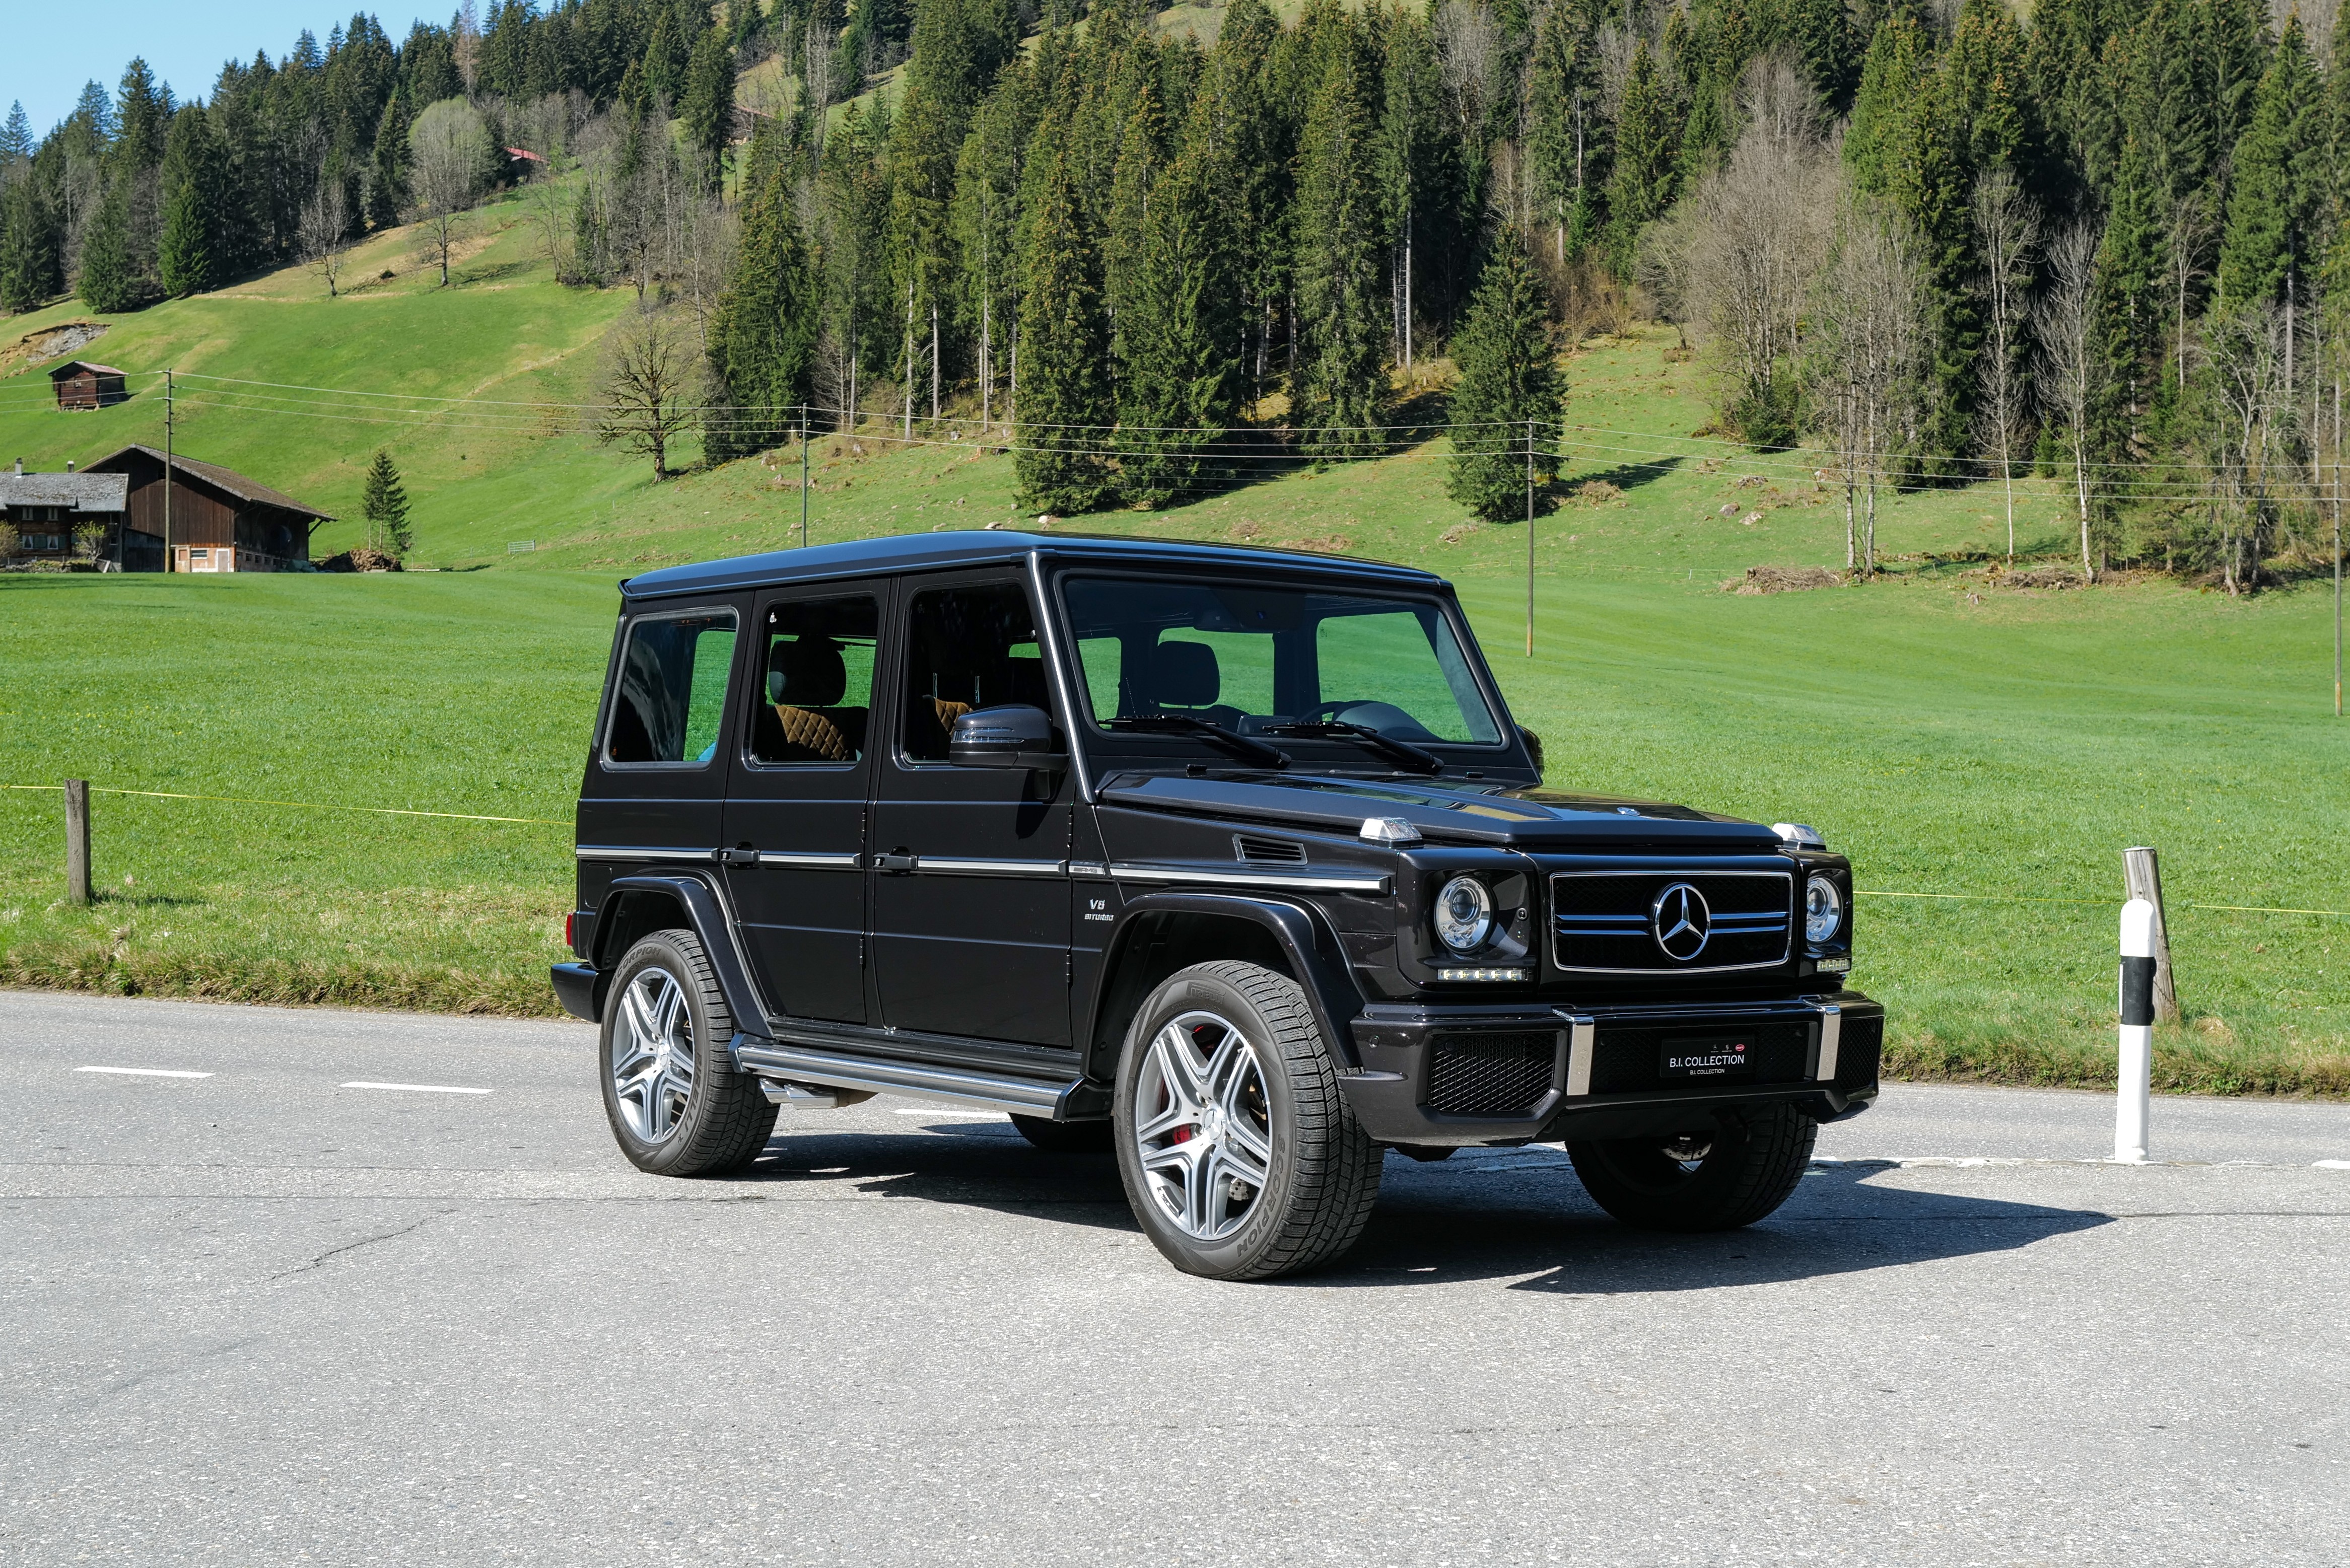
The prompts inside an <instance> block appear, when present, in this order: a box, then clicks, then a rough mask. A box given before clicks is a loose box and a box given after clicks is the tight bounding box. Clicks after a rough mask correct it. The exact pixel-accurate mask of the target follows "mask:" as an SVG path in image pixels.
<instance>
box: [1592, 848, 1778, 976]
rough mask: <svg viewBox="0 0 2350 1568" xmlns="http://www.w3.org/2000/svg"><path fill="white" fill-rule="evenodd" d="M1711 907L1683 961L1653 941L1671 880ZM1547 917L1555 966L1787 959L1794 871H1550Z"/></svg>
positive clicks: (1690, 965) (1675, 969)
mask: <svg viewBox="0 0 2350 1568" xmlns="http://www.w3.org/2000/svg"><path fill="white" fill-rule="evenodd" d="M1678 882H1686V883H1688V884H1689V885H1690V887H1692V888H1696V889H1697V890H1698V892H1699V893H1700V895H1702V896H1703V898H1704V899H1705V902H1706V906H1707V908H1708V909H1709V910H1711V917H1712V919H1711V927H1710V929H1709V932H1708V934H1707V937H1706V940H1705V945H1704V946H1703V947H1702V948H1701V949H1700V950H1698V951H1697V952H1696V953H1694V954H1693V955H1691V956H1690V958H1688V959H1687V960H1686V961H1684V960H1681V959H1677V958H1674V957H1673V956H1672V955H1670V954H1669V953H1668V952H1666V951H1665V950H1664V949H1663V948H1662V947H1661V946H1659V943H1658V940H1657V930H1656V925H1655V921H1654V919H1653V918H1652V911H1653V910H1654V909H1655V907H1656V903H1657V900H1658V898H1659V897H1660V896H1662V895H1663V893H1664V892H1665V890H1666V889H1667V888H1670V887H1672V886H1673V885H1674V884H1675V883H1678ZM1550 887H1551V915H1552V922H1553V930H1554V933H1555V936H1554V940H1555V947H1556V956H1557V961H1558V966H1559V968H1561V969H1566V970H1581V971H1586V972H1602V973H1614V974H1624V973H1638V974H1651V973H1657V972H1664V973H1680V974H1692V973H1699V974H1701V973H1704V972H1706V971H1710V970H1726V969H1762V968H1766V967H1768V966H1769V965H1772V964H1780V963H1784V962H1786V961H1787V949H1788V940H1789V938H1790V936H1791V934H1792V933H1793V930H1794V897H1795V892H1794V887H1795V881H1794V877H1791V876H1790V875H1788V874H1787V873H1786V872H1784V871H1738V872H1731V871H1703V872H1699V873H1697V874H1695V875H1693V876H1687V877H1679V876H1675V875H1674V874H1673V873H1672V871H1671V870H1669V869H1659V870H1654V871H1607V872H1565V873H1561V874H1559V875H1557V876H1554V877H1552V878H1551V882H1550Z"/></svg>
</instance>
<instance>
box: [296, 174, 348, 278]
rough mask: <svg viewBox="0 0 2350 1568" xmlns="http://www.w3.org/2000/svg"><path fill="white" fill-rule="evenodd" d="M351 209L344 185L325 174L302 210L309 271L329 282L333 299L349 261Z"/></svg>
mask: <svg viewBox="0 0 2350 1568" xmlns="http://www.w3.org/2000/svg"><path fill="white" fill-rule="evenodd" d="M350 229H351V224H350V210H349V208H348V206H347V205H346V204H345V202H344V200H343V182H341V181H340V180H335V179H328V178H326V177H325V176H324V175H323V174H322V175H321V177H320V179H319V181H318V188H317V190H316V191H314V192H311V195H310V199H309V201H308V202H305V203H304V204H303V207H302V255H303V259H304V260H306V261H307V262H308V263H309V264H310V270H311V271H312V272H315V273H317V275H319V276H320V277H322V278H324V279H326V280H327V297H328V299H332V298H334V297H335V294H336V285H337V283H338V281H339V280H340V279H341V277H342V275H343V264H344V263H345V262H346V261H348V259H349V258H350Z"/></svg>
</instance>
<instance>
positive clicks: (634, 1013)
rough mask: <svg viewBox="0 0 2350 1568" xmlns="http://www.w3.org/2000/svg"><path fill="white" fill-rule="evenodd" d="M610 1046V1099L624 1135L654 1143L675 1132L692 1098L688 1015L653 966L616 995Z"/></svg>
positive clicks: (667, 976)
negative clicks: (616, 1108)
mask: <svg viewBox="0 0 2350 1568" xmlns="http://www.w3.org/2000/svg"><path fill="white" fill-rule="evenodd" d="M613 1022H614V1029H613V1040H612V1096H613V1098H614V1099H615V1100H616V1101H618V1102H619V1107H620V1116H621V1117H622V1118H623V1119H624V1120H626V1121H627V1123H628V1124H629V1131H630V1132H632V1133H634V1134H635V1135H636V1136H637V1137H639V1138H641V1139H643V1140H644V1141H645V1142H646V1143H660V1142H662V1141H663V1140H664V1139H666V1138H668V1137H669V1136H670V1135H671V1133H674V1132H675V1131H676V1130H677V1127H678V1123H679V1121H680V1120H681V1118H682V1117H683V1116H684V1115H685V1106H686V1102H687V1101H688V1100H689V1099H691V1098H692V1096H693V1012H692V1009H691V1008H690V1007H688V1006H687V1005H686V1001H685V988H684V987H683V986H681V985H680V984H679V983H678V982H677V977H676V976H675V975H672V974H671V973H670V971H667V970H665V969H662V968H660V966H659V965H657V964H656V965H653V966H651V967H649V968H646V969H642V970H639V971H637V976H636V978H635V979H634V980H631V981H629V986H628V989H627V990H626V991H624V992H621V993H620V1006H619V1017H618V1018H616V1019H615V1020H614V1021H613Z"/></svg>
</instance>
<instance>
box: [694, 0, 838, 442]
mask: <svg viewBox="0 0 2350 1568" xmlns="http://www.w3.org/2000/svg"><path fill="white" fill-rule="evenodd" d="M707 36H710V37H716V36H719V35H718V34H717V33H715V32H714V31H713V32H712V33H711V34H709V35H707ZM775 140H779V137H778V133H776V132H775V131H773V130H770V129H769V126H768V123H767V122H765V121H762V122H761V123H760V125H759V127H758V129H757V130H755V131H754V133H753V140H752V152H751V156H750V158H749V159H748V160H747V163H748V164H749V165H750V166H751V168H752V169H753V170H754V171H756V175H757V178H758V181H759V184H758V188H757V191H756V192H755V193H754V195H753V197H752V199H751V202H750V203H749V205H748V206H747V207H746V208H745V209H744V211H743V247H742V251H741V253H740V254H739V255H738V256H737V258H736V260H735V264H734V275H733V278H732V279H731V280H730V281H729V283H728V286H727V290H726V293H725V296H724V297H723V298H722V299H721V300H720V302H719V306H718V317H717V320H716V321H715V323H714V324H713V325H712V331H711V358H712V361H713V363H712V369H714V370H715V371H716V372H717V375H718V380H719V384H720V385H721V386H722V387H723V388H724V389H725V396H724V399H723V401H724V403H725V405H726V406H725V409H724V410H723V413H722V414H721V415H720V416H719V417H718V418H715V419H713V420H712V421H709V422H708V423H707V425H706V426H705V431H704V446H705V449H706V450H707V452H708V453H709V456H710V458H711V460H712V462H726V461H728V460H729V459H732V458H736V457H743V456H747V455H749V454H750V453H752V452H759V451H763V450H764V449H765V448H767V447H771V446H774V445H775V444H776V443H777V442H779V441H783V440H784V439H785V436H786V434H787V433H788V431H790V429H791V426H792V422H793V421H794V420H795V418H797V410H798V408H799V406H800V405H801V404H802V403H805V402H806V401H807V400H808V393H809V369H810V367H811V365H812V363H813V361H814V358H815V350H816V289H815V286H814V279H813V278H812V276H811V275H810V273H809V268H808V256H807V245H806V241H805V240H804V239H803V238H802V236H801V234H800V223H799V212H798V208H797V205H796V204H795V202H794V201H793V182H792V179H791V171H790V170H789V169H788V168H787V167H786V166H785V164H784V162H783V161H782V159H781V158H780V157H779V156H776V155H775V151H774V149H773V148H772V146H771V145H770V144H771V143H772V142H773V141H775Z"/></svg>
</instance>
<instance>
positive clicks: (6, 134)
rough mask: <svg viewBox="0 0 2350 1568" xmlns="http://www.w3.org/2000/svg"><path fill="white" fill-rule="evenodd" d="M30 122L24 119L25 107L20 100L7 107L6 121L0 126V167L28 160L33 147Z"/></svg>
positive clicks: (31, 154)
mask: <svg viewBox="0 0 2350 1568" xmlns="http://www.w3.org/2000/svg"><path fill="white" fill-rule="evenodd" d="M35 145H36V144H35V142H34V140H33V124H32V121H30V120H29V119H26V118H25V106H24V104H23V102H22V101H21V100H20V101H18V102H16V103H12V104H10V105H9V106H8V119H7V121H6V123H5V124H0V165H6V164H9V163H13V162H16V161H18V160H20V159H24V160H29V159H30V158H31V157H32V156H33V149H34V147H35Z"/></svg>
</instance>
